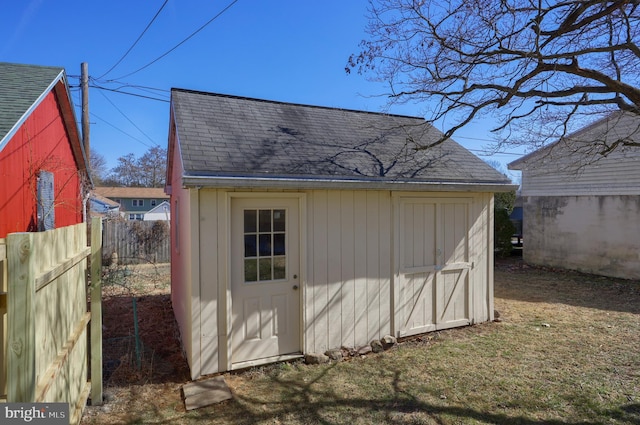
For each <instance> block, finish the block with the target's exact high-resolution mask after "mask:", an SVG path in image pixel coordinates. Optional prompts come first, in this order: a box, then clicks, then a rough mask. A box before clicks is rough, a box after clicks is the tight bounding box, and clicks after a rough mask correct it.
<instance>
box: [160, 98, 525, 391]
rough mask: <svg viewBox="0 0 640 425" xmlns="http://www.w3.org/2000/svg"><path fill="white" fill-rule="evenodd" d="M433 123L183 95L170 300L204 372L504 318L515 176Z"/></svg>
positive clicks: (174, 175) (172, 128)
mask: <svg viewBox="0 0 640 425" xmlns="http://www.w3.org/2000/svg"><path fill="white" fill-rule="evenodd" d="M441 135H442V133H440V132H439V131H437V130H436V129H435V128H433V127H431V126H429V125H428V124H427V123H426V122H425V121H424V120H423V119H421V118H414V117H405V116H397V115H385V114H377V113H368V112H359V111H350V110H342V109H333V108H325V107H316V106H305V105H297V104H290V103H281V102H273V101H264V100H257V99H247V98H241V97H234V96H225V95H218V94H212V93H202V92H194V91H188V90H179V89H173V90H172V96H171V115H170V125H169V149H168V152H169V155H168V159H169V163H168V167H167V174H168V175H167V180H166V181H167V186H166V191H167V193H169V194H170V195H171V208H172V211H171V217H172V221H171V228H172V231H171V237H172V244H171V245H172V257H171V269H172V271H171V273H172V278H171V285H172V288H171V296H172V303H173V309H174V312H175V315H176V319H177V322H178V324H179V328H180V332H181V337H182V343H183V347H184V349H185V352H186V356H187V360H188V363H189V366H190V368H191V376H192V377H193V378H194V379H195V378H197V377H199V376H201V375H206V374H210V373H215V372H220V371H226V370H231V369H238V368H243V367H247V366H250V365H255V364H260V363H268V362H273V361H276V360H282V359H286V358H294V357H296V356H300V355H302V354H303V353H312V352H325V350H327V349H331V348H339V347H341V346H352V347H353V346H364V345H367V344H369V343H370V341H372V340H374V339H379V338H381V337H383V336H384V335H387V334H393V335H397V336H407V335H413V334H417V333H423V332H427V331H433V330H437V329H445V328H449V327H453V326H462V325H468V324H470V323H479V322H485V321H488V320H492V318H493V255H492V252H493V239H492V235H493V209H492V205H493V193H494V192H499V191H507V190H513V189H514V187H513V186H511V185H510V182H509V181H508V179H507V178H506V177H505V176H503V175H502V174H500V173H499V172H497V171H495V170H494V169H493V168H492V167H490V166H489V165H487V164H486V163H485V162H484V161H482V160H480V159H478V158H477V157H475V156H474V155H473V154H471V153H470V152H469V151H467V150H466V149H464V148H463V147H462V146H460V145H458V144H457V143H456V142H454V141H452V140H447V141H446V142H444V143H443V144H441V145H439V146H437V147H434V148H432V149H429V150H420V149H416V148H417V147H418V146H419V145H422V144H428V143H431V142H434V141H436V140H438V139H439V138H440V136H441Z"/></svg>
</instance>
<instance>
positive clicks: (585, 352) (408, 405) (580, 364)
mask: <svg viewBox="0 0 640 425" xmlns="http://www.w3.org/2000/svg"><path fill="white" fill-rule="evenodd" d="M495 295H496V301H495V304H496V309H497V310H498V311H499V312H500V313H501V319H502V320H503V321H502V322H500V323H488V324H483V325H477V326H471V327H467V328H462V329H455V330H448V331H443V332H437V333H433V334H429V335H425V336H423V337H422V338H416V339H412V340H408V341H405V342H403V343H402V344H400V345H399V346H398V347H397V348H394V349H392V350H390V351H387V352H385V353H382V354H375V355H368V356H366V358H359V359H354V360H351V361H347V362H342V363H337V364H335V363H334V364H330V365H324V366H308V365H305V364H302V363H287V364H278V365H271V366H268V367H264V368H256V369H252V370H249V371H245V372H243V373H237V374H226V375H225V379H226V381H227V383H228V384H229V386H230V387H231V389H232V391H233V393H234V399H233V400H231V401H228V402H224V403H222V404H220V405H216V406H211V407H207V408H203V409H198V410H195V411H191V412H185V410H184V406H183V403H182V400H181V398H180V387H181V385H182V384H183V383H184V382H186V378H185V379H184V380H182V381H181V379H182V378H181V375H180V373H177V374H174V375H173V376H169V377H165V378H164V379H156V380H154V378H153V377H148V378H147V379H146V382H147V383H146V384H145V385H140V384H137V383H129V384H127V385H121V386H117V387H111V388H109V389H108V390H107V393H108V394H109V397H110V400H109V402H108V403H107V404H106V405H105V406H104V407H102V408H99V409H96V408H88V409H87V411H86V413H85V417H84V420H83V422H84V423H87V424H90V423H95V424H98V423H108V424H115V423H153V424H164V423H166V424H169V423H171V424H174V423H175V424H204V423H206V424H210V423H211V424H256V423H257V424H373V423H377V424H494V423H499V424H525V425H537V424H578V423H580V424H605V423H606V424H621V423H627V424H636V425H638V424H640V282H631V281H622V280H615V279H607V278H601V277H594V276H589V275H583V274H579V273H568V272H563V271H558V270H545V269H538V268H528V267H522V266H520V265H519V264H518V262H513V261H511V262H501V263H499V264H498V268H497V270H496V289H495ZM107 314H109V313H108V311H107V310H106V309H105V316H106V315H107ZM174 360H175V359H174ZM181 373H182V372H181Z"/></svg>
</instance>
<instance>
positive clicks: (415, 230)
mask: <svg viewBox="0 0 640 425" xmlns="http://www.w3.org/2000/svg"><path fill="white" fill-rule="evenodd" d="M470 204H471V201H470V200H469V199H466V198H437V199H434V198H419V197H415V198H400V200H399V208H398V218H397V227H396V228H397V229H398V238H397V239H396V242H397V243H396V259H397V260H396V297H395V300H396V308H395V315H396V316H395V324H396V329H397V331H398V336H409V335H415V334H419V333H423V332H430V331H434V330H438V329H445V328H450V327H455V326H462V325H466V324H469V323H470V322H471V319H470V317H471V314H470V306H471V300H470V288H469V270H470V269H471V267H472V263H471V262H470V261H469V208H470Z"/></svg>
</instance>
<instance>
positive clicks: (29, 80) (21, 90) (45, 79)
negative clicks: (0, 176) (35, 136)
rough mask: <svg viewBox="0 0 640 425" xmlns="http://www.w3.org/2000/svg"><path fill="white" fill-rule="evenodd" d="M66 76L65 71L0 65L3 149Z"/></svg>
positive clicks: (1, 143)
mask: <svg viewBox="0 0 640 425" xmlns="http://www.w3.org/2000/svg"><path fill="white" fill-rule="evenodd" d="M63 74H64V70H63V68H56V67H47V66H34V65H21V64H15V63H5V62H0V147H2V146H3V144H4V142H5V141H6V140H5V139H8V138H9V137H8V136H10V135H11V132H12V131H13V130H14V129H15V128H17V127H19V125H20V124H21V122H22V120H23V119H24V118H25V117H26V116H27V115H28V113H29V111H30V110H31V109H32V108H33V107H34V106H35V105H36V104H37V102H38V101H39V100H40V99H41V97H42V96H43V95H46V94H47V93H48V92H49V91H50V90H51V89H52V88H53V86H54V85H55V84H56V83H57V82H58V81H59V80H60V79H61V78H62V76H63Z"/></svg>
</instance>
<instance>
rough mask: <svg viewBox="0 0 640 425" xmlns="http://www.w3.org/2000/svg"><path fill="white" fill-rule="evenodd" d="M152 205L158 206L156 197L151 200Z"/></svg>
mask: <svg viewBox="0 0 640 425" xmlns="http://www.w3.org/2000/svg"><path fill="white" fill-rule="evenodd" d="M151 206H152V207H155V206H156V200H155V199H152V200H151Z"/></svg>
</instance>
